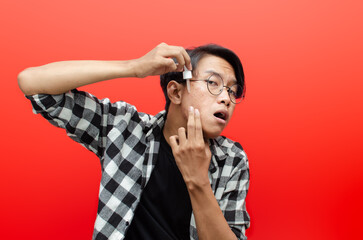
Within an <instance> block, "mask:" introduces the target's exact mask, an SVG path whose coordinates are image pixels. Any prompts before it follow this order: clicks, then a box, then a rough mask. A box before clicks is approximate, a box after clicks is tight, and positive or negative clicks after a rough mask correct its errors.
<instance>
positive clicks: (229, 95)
mask: <svg viewBox="0 0 363 240" xmlns="http://www.w3.org/2000/svg"><path fill="white" fill-rule="evenodd" d="M213 75H216V76H217V77H219V78H220V79H221V80H222V84H223V86H222V88H221V90H220V91H219V93H218V94H214V93H212V92H211V91H210V89H209V79H210V78H211V77H212V76H213ZM189 81H194V82H197V81H204V82H206V83H207V89H208V92H209V93H210V94H212V95H213V96H218V95H220V94H221V93H222V92H223V88H226V89H227V92H228V97H229V99H230V100H231V102H232V103H233V104H239V103H241V102H242V100H243V93H242V94H241V100H240V101H239V102H234V101H233V100H232V98H231V94H233V91H232V90H231V88H232V86H234V85H237V86H239V87H240V88H241V90H242V91H243V88H242V86H241V85H240V84H238V83H235V84H233V85H232V86H231V87H228V86H226V85H224V81H223V78H222V77H221V76H220V75H219V74H218V73H212V74H211V75H210V76H209V77H208V78H207V79H189ZM183 82H186V80H185V79H183Z"/></svg>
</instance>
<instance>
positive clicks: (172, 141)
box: [169, 135, 179, 152]
mask: <svg viewBox="0 0 363 240" xmlns="http://www.w3.org/2000/svg"><path fill="white" fill-rule="evenodd" d="M169 142H170V147H171V150H172V151H173V152H175V151H176V150H177V149H178V148H179V145H178V136H176V135H174V136H170V137H169Z"/></svg>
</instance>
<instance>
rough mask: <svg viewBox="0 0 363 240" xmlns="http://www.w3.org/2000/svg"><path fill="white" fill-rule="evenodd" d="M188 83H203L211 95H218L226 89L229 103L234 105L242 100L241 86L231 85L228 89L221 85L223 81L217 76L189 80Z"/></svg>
mask: <svg viewBox="0 0 363 240" xmlns="http://www.w3.org/2000/svg"><path fill="white" fill-rule="evenodd" d="M190 81H195V82H196V81H204V82H206V83H207V88H208V91H209V92H210V93H211V94H212V95H215V96H217V95H219V94H221V93H222V92H223V88H227V92H228V95H229V98H230V99H231V102H233V103H234V104H237V103H240V102H242V98H243V89H242V86H241V85H239V84H233V85H232V86H230V87H228V86H225V85H224V83H223V79H222V78H221V76H219V75H218V74H215V73H213V74H212V75H210V76H209V77H208V78H207V79H200V80H198V79H190Z"/></svg>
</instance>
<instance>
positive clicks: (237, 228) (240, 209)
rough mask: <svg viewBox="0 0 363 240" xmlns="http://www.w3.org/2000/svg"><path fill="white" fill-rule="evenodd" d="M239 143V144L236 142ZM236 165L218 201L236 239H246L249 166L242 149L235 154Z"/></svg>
mask: <svg viewBox="0 0 363 240" xmlns="http://www.w3.org/2000/svg"><path fill="white" fill-rule="evenodd" d="M238 145H239V144H238ZM234 162H238V165H237V166H236V167H235V168H234V169H233V171H232V173H231V177H230V179H229V181H228V182H227V184H226V188H225V191H224V193H223V196H222V198H221V201H220V206H221V209H222V212H223V214H224V216H225V218H226V220H227V223H228V224H229V226H230V227H231V229H232V231H233V232H234V234H235V235H236V236H237V238H238V239H244V240H245V239H247V237H246V234H245V231H246V229H247V228H249V227H250V217H249V215H248V213H247V210H246V201H245V200H246V196H247V192H248V188H249V180H250V174H249V167H248V160H247V157H246V155H245V153H244V151H243V150H242V159H241V155H237V156H235V159H234Z"/></svg>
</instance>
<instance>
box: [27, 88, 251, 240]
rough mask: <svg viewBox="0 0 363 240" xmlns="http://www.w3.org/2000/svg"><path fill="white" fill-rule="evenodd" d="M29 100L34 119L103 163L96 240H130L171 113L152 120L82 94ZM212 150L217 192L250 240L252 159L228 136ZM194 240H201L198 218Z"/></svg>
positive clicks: (192, 227) (211, 171)
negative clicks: (41, 120)
mask: <svg viewBox="0 0 363 240" xmlns="http://www.w3.org/2000/svg"><path fill="white" fill-rule="evenodd" d="M27 98H28V99H30V100H31V103H32V106H33V112H34V113H40V114H41V115H42V116H43V117H44V118H46V119H47V120H48V121H49V122H50V123H52V124H53V125H55V126H57V127H61V128H64V129H65V130H66V132H67V135H68V136H69V137H71V138H72V139H73V140H75V141H77V142H79V143H80V144H82V145H83V146H84V147H86V148H87V149H89V150H90V151H92V152H94V153H95V154H96V155H97V156H98V157H99V158H100V161H101V166H102V178H101V184H100V191H99V205H98V214H97V218H96V221H95V226H94V233H93V239H96V240H104V239H110V240H120V239H124V236H125V232H126V230H127V228H128V226H129V225H130V222H131V220H132V218H133V216H134V212H135V209H136V207H137V205H138V203H139V200H140V195H141V193H142V191H143V189H144V188H145V186H146V184H147V182H148V180H149V178H150V175H151V172H152V170H153V168H154V166H155V162H156V159H157V154H158V150H159V145H160V136H161V134H162V128H163V126H164V122H165V117H166V116H165V115H166V114H165V111H162V112H160V113H158V114H157V115H156V116H151V115H148V114H145V113H139V112H137V110H136V108H135V107H134V106H132V105H129V104H127V103H125V102H122V101H120V102H116V103H111V102H110V100H109V99H102V100H99V99H97V98H96V97H94V96H92V95H91V94H89V93H86V92H81V91H78V90H76V89H75V90H72V91H70V92H68V93H65V94H61V95H44V94H38V95H33V96H27ZM210 148H211V152H212V160H211V164H210V168H209V178H210V182H211V186H212V189H213V192H214V194H215V197H216V199H217V201H218V203H219V205H220V207H221V210H222V212H223V214H224V216H225V218H226V220H227V222H228V224H229V225H230V227H231V229H232V230H233V232H234V233H235V234H236V236H237V237H238V238H239V239H246V237H245V229H246V228H248V227H249V225H250V218H249V215H248V213H247V211H246V205H245V198H246V194H247V191H248V186H249V168H248V160H247V157H246V155H245V153H244V151H243V149H242V147H241V145H240V144H238V143H236V142H233V141H231V140H229V139H227V138H225V137H222V136H221V137H218V138H216V139H213V140H211V141H210ZM190 238H191V239H198V236H197V230H196V225H195V220H194V216H193V215H192V218H191V225H190Z"/></svg>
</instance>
